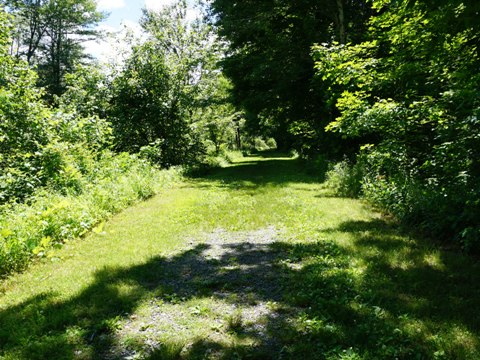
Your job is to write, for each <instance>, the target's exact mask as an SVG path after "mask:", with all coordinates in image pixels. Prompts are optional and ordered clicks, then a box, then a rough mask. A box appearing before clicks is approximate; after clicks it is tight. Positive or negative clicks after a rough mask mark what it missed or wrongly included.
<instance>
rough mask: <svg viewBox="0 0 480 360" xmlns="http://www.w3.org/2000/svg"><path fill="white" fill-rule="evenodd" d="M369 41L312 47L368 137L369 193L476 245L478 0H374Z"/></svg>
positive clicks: (343, 127)
mask: <svg viewBox="0 0 480 360" xmlns="http://www.w3.org/2000/svg"><path fill="white" fill-rule="evenodd" d="M374 6H375V8H376V9H377V10H378V11H379V12H378V14H377V15H375V16H374V17H372V19H371V21H370V24H371V28H370V30H369V33H368V36H369V38H370V40H369V41H368V42H364V43H361V44H359V45H346V46H342V45H332V46H330V45H322V46H317V47H315V48H314V57H315V59H316V61H317V63H316V67H317V71H318V77H319V78H321V79H322V81H324V83H326V84H330V85H329V88H328V89H329V91H330V98H331V101H332V102H333V103H335V102H336V104H337V107H338V110H339V112H340V116H339V117H338V118H337V119H336V120H335V121H334V122H332V123H331V124H330V125H329V126H328V129H330V130H333V131H335V132H337V133H340V134H342V135H344V136H346V137H349V138H353V139H357V141H358V140H360V142H361V143H363V144H365V145H366V146H365V147H364V154H363V155H362V159H363V160H362V161H363V162H364V164H365V167H364V174H363V175H364V178H363V192H364V195H365V196H366V197H367V198H369V199H371V200H373V201H374V202H376V203H378V204H379V205H381V206H382V207H384V208H385V209H386V210H388V211H389V212H391V213H393V214H395V215H396V216H398V217H399V218H402V219H404V220H407V221H409V222H411V223H414V224H417V225H418V226H420V227H421V228H423V229H425V230H427V231H428V232H430V233H432V234H434V235H436V236H441V237H442V238H446V239H448V238H450V239H452V238H456V239H457V240H460V241H461V242H462V244H463V246H464V247H465V248H467V249H470V250H472V249H473V248H474V247H477V246H478V245H479V244H480V238H478V224H479V223H478V219H479V218H480V217H479V214H480V207H479V206H480V198H479V189H480V172H479V169H480V163H479V162H478V156H477V155H476V153H477V150H478V149H479V148H480V137H479V136H478V134H479V133H480V121H479V120H478V119H479V112H480V102H479V99H480V92H479V89H480V77H479V76H478V71H477V69H478V66H479V65H480V58H479V49H478V41H479V37H478V25H477V24H475V22H474V21H473V17H475V13H476V11H478V5H476V4H474V3H473V2H461V1H453V2H444V3H435V4H433V3H429V2H426V1H418V2H414V3H412V2H410V1H395V2H393V1H392V2H390V1H377V2H374Z"/></svg>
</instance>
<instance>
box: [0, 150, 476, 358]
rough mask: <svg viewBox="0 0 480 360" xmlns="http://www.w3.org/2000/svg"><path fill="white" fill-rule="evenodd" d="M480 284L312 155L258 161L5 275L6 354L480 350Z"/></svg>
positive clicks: (332, 354)
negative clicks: (315, 168)
mask: <svg viewBox="0 0 480 360" xmlns="http://www.w3.org/2000/svg"><path fill="white" fill-rule="evenodd" d="M479 280H480V269H479V267H478V265H477V264H475V263H474V262H472V261H470V260H469V259H468V258H465V257H462V256H459V255H458V254H450V253H447V252H441V251H439V250H436V249H434V248H433V247H431V246H428V245H425V244H424V242H422V241H421V240H418V239H414V238H411V237H408V236H405V235H402V234H401V233H400V231H399V230H398V228H397V227H396V226H395V225H394V224H391V223H389V222H388V221H386V220H384V219H382V217H381V216H380V215H379V214H378V213H375V212H373V211H372V210H371V209H369V208H368V207H367V206H365V205H364V204H363V203H362V202H361V201H358V200H351V199H342V198H335V197H333V196H332V194H331V193H329V191H328V190H327V189H325V188H324V186H323V185H322V184H320V183H318V182H317V180H316V178H315V177H314V176H310V175H307V174H306V173H305V172H304V169H303V165H302V162H300V161H299V160H296V159H290V158H287V157H281V156H278V157H247V158H244V159H242V160H241V161H239V162H237V163H236V164H234V165H233V166H231V167H228V168H225V169H219V170H217V171H215V172H213V173H212V174H211V175H209V176H206V177H203V178H195V179H190V180H185V181H183V182H181V183H178V184H176V185H175V186H174V187H173V188H172V189H168V190H166V191H164V192H163V193H161V194H159V195H158V196H156V197H154V198H152V199H150V200H148V201H146V202H144V203H142V204H139V205H137V206H135V207H132V208H130V209H128V210H126V211H124V212H123V213H121V214H119V215H117V216H115V217H114V218H113V219H112V220H111V221H109V222H108V223H107V224H106V225H105V227H104V229H103V232H102V233H100V234H91V235H89V236H87V237H86V238H85V239H81V240H77V241H75V242H71V243H69V244H67V245H66V246H65V247H64V248H62V249H59V250H56V251H55V253H53V254H51V259H50V260H45V261H42V262H39V263H38V264H36V265H34V266H32V268H31V269H30V270H28V271H27V272H26V273H24V274H20V275H16V276H14V277H11V278H10V279H8V280H6V281H4V283H2V284H1V287H0V359H3V358H5V359H36V358H38V359H45V358H55V359H109V358H111V359H118V358H120V359H170V358H172V359H174V358H185V359H194V358H214V359H216V358H226V359H233V358H257V359H270V358H272V359H276V358H279V357H280V356H282V357H283V358H296V357H297V356H302V357H304V358H315V357H311V354H324V355H322V357H321V358H328V359H330V358H331V359H338V358H340V356H343V355H342V354H344V355H345V354H347V353H348V354H350V355H351V357H350V358H352V359H357V358H358V359H363V358H365V359H368V358H371V357H370V355H369V354H375V356H376V357H379V358H382V357H384V358H386V357H389V356H391V357H392V358H394V357H398V358H410V356H414V355H415V354H420V357H419V358H429V357H430V356H433V355H432V354H433V353H434V352H435V351H437V352H438V354H440V353H441V352H442V351H443V354H449V353H452V354H453V353H455V354H460V353H461V354H463V355H464V356H463V358H466V359H474V358H475V356H477V355H478V354H479V352H478V349H479V342H478V334H479V329H478V326H479V324H480V319H479V318H478V314H471V311H470V309H472V308H474V307H475V304H478V303H480V292H479V291H478V287H475V286H474V285H472V284H478V283H479ZM472 289H473V291H472ZM467 293H468V296H466V294H467ZM446 299H448V301H445V300H446ZM350 355H349V356H350ZM345 356H347V355H345ZM355 356H357V357H355ZM344 358H347V357H344Z"/></svg>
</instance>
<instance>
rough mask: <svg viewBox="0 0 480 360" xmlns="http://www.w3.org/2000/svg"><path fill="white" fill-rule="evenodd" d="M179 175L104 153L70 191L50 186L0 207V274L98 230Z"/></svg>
mask: <svg viewBox="0 0 480 360" xmlns="http://www.w3.org/2000/svg"><path fill="white" fill-rule="evenodd" d="M178 176H179V170H178V169H171V170H161V171H160V170H158V169H156V168H154V167H153V166H151V165H150V164H149V163H147V162H146V161H143V160H140V159H138V158H137V157H135V156H133V155H129V154H126V153H124V154H119V155H114V154H111V153H109V152H103V153H102V155H101V157H100V159H98V160H97V161H95V162H94V165H93V168H91V169H90V171H89V172H88V174H86V175H84V176H80V177H79V178H78V179H77V181H78V184H77V185H78V186H76V187H75V190H74V191H73V190H71V191H65V189H64V188H63V190H62V191H58V190H55V189H54V188H53V187H50V188H45V189H42V190H39V192H38V193H37V194H36V195H35V196H34V197H33V198H31V199H30V201H29V202H28V203H24V204H9V205H4V206H3V207H1V208H0V277H2V276H6V275H8V274H10V273H12V272H15V271H21V270H23V269H25V268H26V267H27V266H28V264H29V263H30V262H32V260H34V259H35V258H41V257H49V250H50V249H52V248H54V247H59V246H61V245H62V244H63V243H65V242H68V241H71V240H73V239H75V238H78V237H81V236H82V235H84V234H86V233H87V232H88V231H90V230H92V229H93V230H94V231H98V232H100V231H102V221H104V220H105V219H107V218H109V217H110V216H111V215H112V214H115V213H117V212H119V211H120V210H122V209H124V208H126V207H128V206H130V205H131V204H132V203H134V202H136V201H139V200H143V199H147V198H149V197H151V196H152V195H154V194H155V193H157V192H158V191H159V190H160V189H161V188H162V187H165V186H167V185H168V184H169V183H171V182H173V181H174V179H176V178H177V177H178Z"/></svg>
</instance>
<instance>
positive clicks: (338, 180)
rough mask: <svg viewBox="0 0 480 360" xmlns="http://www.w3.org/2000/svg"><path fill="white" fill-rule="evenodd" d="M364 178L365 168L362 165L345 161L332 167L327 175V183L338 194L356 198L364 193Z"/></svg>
mask: <svg viewBox="0 0 480 360" xmlns="http://www.w3.org/2000/svg"><path fill="white" fill-rule="evenodd" d="M323 166H324V165H323ZM364 176H365V167H364V165H363V164H362V163H360V162H357V163H355V164H352V163H351V162H350V161H348V160H343V161H341V162H339V163H337V164H335V165H333V166H331V169H330V170H328V171H327V173H326V181H327V184H328V186H329V187H330V188H332V189H333V190H334V191H335V193H336V194H338V195H340V196H347V197H354V198H355V197H359V196H360V194H361V192H362V181H363V178H364Z"/></svg>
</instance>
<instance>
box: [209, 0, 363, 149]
mask: <svg viewBox="0 0 480 360" xmlns="http://www.w3.org/2000/svg"><path fill="white" fill-rule="evenodd" d="M369 14H370V8H369V6H367V4H366V1H343V0H341V1H336V0H328V1H318V0H301V1H291V0H280V1H273V0H262V1H253V0H242V1H231V0H214V1H213V2H212V7H211V14H210V15H211V19H212V22H214V24H215V25H216V26H217V28H218V31H219V33H220V35H221V36H223V37H224V38H225V39H226V40H227V41H228V43H229V47H230V49H229V52H228V53H227V56H226V57H225V59H224V61H223V68H224V71H225V74H226V75H227V76H228V78H229V79H231V81H232V83H233V85H234V86H233V91H232V96H233V99H234V102H235V105H236V106H237V107H239V108H241V109H243V110H245V112H246V114H247V119H248V120H249V121H248V125H249V127H250V129H251V130H252V131H253V132H259V133H264V132H269V131H270V132H271V134H270V135H274V136H275V137H276V138H277V140H278V141H279V145H280V146H281V147H282V146H283V147H289V146H291V145H292V144H294V143H296V144H297V146H298V147H299V148H301V147H313V146H316V147H318V146H321V145H322V144H320V142H322V143H323V145H324V149H325V148H326V150H327V149H328V145H327V144H326V140H325V139H324V138H322V139H321V140H320V139H319V138H321V137H322V136H323V133H324V131H323V128H324V126H325V125H326V124H327V123H328V122H330V121H331V119H332V114H331V109H330V108H329V107H328V106H326V104H325V99H324V98H323V95H322V93H321V92H318V91H314V89H313V88H312V86H313V85H312V80H313V78H314V73H315V71H314V62H313V60H312V58H311V56H310V53H311V46H312V45H313V44H314V43H330V42H332V41H333V40H337V41H340V42H344V41H351V42H358V41H359V40H360V39H361V36H362V34H364V33H365V27H366V23H365V19H367V18H368V17H369ZM334 29H336V30H334Z"/></svg>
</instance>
